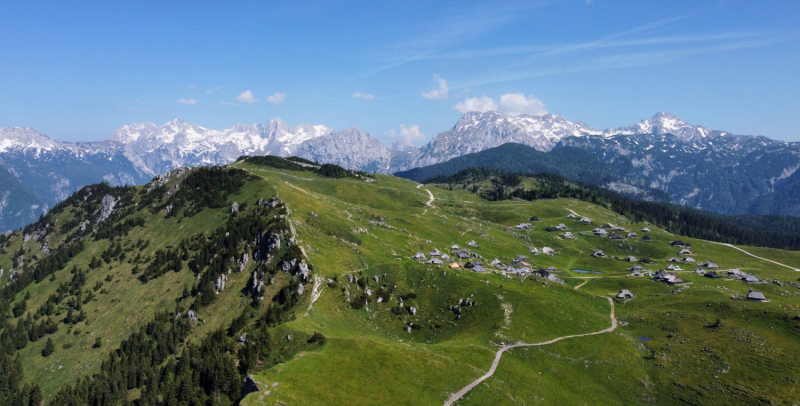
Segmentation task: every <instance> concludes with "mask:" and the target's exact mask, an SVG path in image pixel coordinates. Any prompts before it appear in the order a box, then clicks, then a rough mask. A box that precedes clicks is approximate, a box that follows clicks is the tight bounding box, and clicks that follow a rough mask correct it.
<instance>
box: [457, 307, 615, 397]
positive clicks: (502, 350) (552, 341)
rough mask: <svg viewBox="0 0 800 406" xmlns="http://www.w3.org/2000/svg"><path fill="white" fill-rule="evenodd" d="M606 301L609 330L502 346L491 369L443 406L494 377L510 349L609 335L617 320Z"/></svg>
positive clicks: (612, 308)
mask: <svg viewBox="0 0 800 406" xmlns="http://www.w3.org/2000/svg"><path fill="white" fill-rule="evenodd" d="M607 299H608V303H610V304H611V327H609V328H607V329H605V330H600V331H595V332H593V333H585V334H574V335H569V336H563V337H558V338H554V339H552V340H549V341H543V342H541V343H533V344H525V343H519V344H511V345H504V346H502V347H500V349H499V350H497V354H495V356H494V362H492V367H491V368H490V369H489V372H487V373H486V374H484V375H483V376H482V377H480V378H478V379H476V380H475V381H473V382H472V383H471V384H469V385H467V386H465V387H464V388H463V389H461V390H460V391H458V392H456V393H453V394H452V395H451V396H450V398H449V399H447V401H446V402H444V406H451V405H452V404H453V403H455V402H456V401H457V400H459V399H461V398H462V397H463V396H464V395H466V394H467V392H469V391H471V390H472V389H473V388H474V387H476V386H478V385H479V384H480V383H481V382H483V381H485V380H487V379H489V378H490V377H491V376H492V375H494V371H495V370H496V369H497V365H498V364H499V363H500V358H501V357H502V356H503V353H504V352H506V351H508V350H510V349H513V348H517V347H537V346H542V345H549V344H553V343H555V342H558V341H561V340H566V339H567V338H577V337H586V336H593V335H598V334H603V333H610V332H612V331H614V330H616V328H617V318H616V317H614V300H613V299H611V298H610V297H609V298H607Z"/></svg>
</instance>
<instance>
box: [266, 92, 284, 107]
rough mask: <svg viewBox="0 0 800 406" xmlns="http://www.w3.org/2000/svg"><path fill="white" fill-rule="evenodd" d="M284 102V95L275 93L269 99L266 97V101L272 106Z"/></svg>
mask: <svg viewBox="0 0 800 406" xmlns="http://www.w3.org/2000/svg"><path fill="white" fill-rule="evenodd" d="M284 100H286V93H277V92H276V93H275V94H273V95H272V96H270V97H267V101H268V102H270V103H272V104H281V103H283V101H284Z"/></svg>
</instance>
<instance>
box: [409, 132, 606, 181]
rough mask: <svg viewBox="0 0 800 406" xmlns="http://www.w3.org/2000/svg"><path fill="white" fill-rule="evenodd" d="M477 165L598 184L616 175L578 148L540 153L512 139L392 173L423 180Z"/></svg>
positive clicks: (592, 155)
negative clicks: (423, 165)
mask: <svg viewBox="0 0 800 406" xmlns="http://www.w3.org/2000/svg"><path fill="white" fill-rule="evenodd" d="M478 166H480V167H486V168H492V169H499V170H502V171H506V172H512V173H541V172H549V173H555V174H558V175H561V176H564V177H567V178H570V179H575V180H579V181H581V182H585V183H589V184H592V185H598V186H602V185H604V184H606V183H609V182H613V181H616V180H619V175H618V174H616V173H615V172H614V170H612V169H611V167H609V166H608V165H606V164H604V163H602V162H600V160H599V159H598V158H597V156H595V155H594V154H591V153H588V152H585V151H583V150H581V149H578V148H560V149H557V150H555V151H552V152H541V151H537V150H536V149H534V148H532V147H529V146H527V145H523V144H518V143H513V142H510V143H508V144H503V145H501V146H499V147H494V148H490V149H487V150H483V151H480V152H475V153H472V154H467V155H464V156H461V157H458V158H453V159H451V160H449V161H446V162H442V163H438V164H435V165H430V166H425V167H421V168H414V169H411V170H408V171H403V172H397V173H395V174H394V175H395V176H398V177H401V178H406V179H411V180H413V181H415V182H424V181H426V180H428V179H430V178H434V177H437V176H446V175H454V174H456V173H458V172H461V171H463V170H464V169H468V168H474V167H478Z"/></svg>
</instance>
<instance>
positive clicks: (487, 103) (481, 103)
mask: <svg viewBox="0 0 800 406" xmlns="http://www.w3.org/2000/svg"><path fill="white" fill-rule="evenodd" d="M453 108H454V109H456V110H458V111H459V112H460V113H461V114H464V113H467V112H470V111H480V112H481V113H483V112H486V111H490V110H497V104H495V102H494V100H492V98H491V97H486V96H481V97H473V98H470V99H464V101H462V102H458V103H456V105H455V106H453Z"/></svg>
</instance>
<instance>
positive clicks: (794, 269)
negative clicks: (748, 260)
mask: <svg viewBox="0 0 800 406" xmlns="http://www.w3.org/2000/svg"><path fill="white" fill-rule="evenodd" d="M708 242H710V243H713V244H719V245H724V246H726V247H731V248H733V249H735V250H739V251H742V252H744V253H745V254H747V255H750V256H751V257H753V258H757V259H760V260H762V261H767V262H772V263H773V264H776V265H780V266H783V267H786V268H789V269H791V270H793V271H797V272H800V269H797V268H795V267H792V266H789V265H786V264H782V263H780V262H775V261H773V260H771V259H766V258H762V257H759V256H757V255H753V254H751V253H749V252H747V251H745V250H743V249H741V248H739V247H737V246H735V245H732V244H727V243H724V242H715V241H708Z"/></svg>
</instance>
